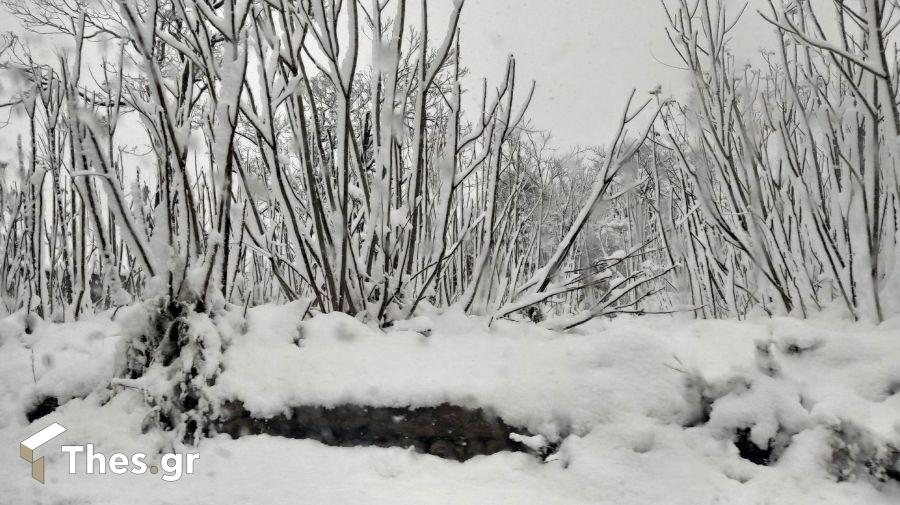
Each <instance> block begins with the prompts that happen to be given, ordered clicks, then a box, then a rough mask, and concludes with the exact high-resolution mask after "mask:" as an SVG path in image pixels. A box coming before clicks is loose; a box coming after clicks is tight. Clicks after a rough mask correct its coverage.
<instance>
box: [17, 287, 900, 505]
mask: <svg viewBox="0 0 900 505" xmlns="http://www.w3.org/2000/svg"><path fill="white" fill-rule="evenodd" d="M303 312H304V311H303V307H302V305H300V304H294V305H287V306H262V307H257V308H254V309H251V310H250V312H249V315H248V320H247V325H246V331H245V332H240V331H237V332H234V334H229V335H227V336H226V344H227V350H226V352H225V354H224V356H223V359H222V363H223V371H222V373H221V374H220V375H219V376H218V379H217V381H216V384H215V386H213V388H212V394H213V395H214V396H216V397H218V398H220V399H222V400H231V399H239V400H241V401H242V402H243V403H244V405H245V407H246V408H248V409H249V410H251V411H252V412H253V413H255V414H258V415H264V416H271V415H274V414H278V413H280V412H282V411H284V410H285V409H286V408H287V407H290V406H297V405H325V406H333V405H339V404H344V403H358V404H363V405H370V406H407V405H408V406H433V405H438V404H440V403H442V402H449V403H453V404H457V405H461V406H469V407H482V408H487V409H492V410H493V411H494V412H495V413H496V414H498V415H499V416H500V417H502V418H503V419H504V420H505V421H506V422H507V423H509V424H511V425H514V426H519V427H522V428H527V429H528V430H529V431H531V432H532V433H535V434H540V435H543V436H545V437H546V438H547V439H548V440H551V441H554V440H561V446H560V448H559V451H558V452H557V453H556V454H554V455H552V456H550V457H549V458H548V460H547V461H541V460H540V459H538V458H537V457H535V456H533V455H529V454H525V453H509V452H504V453H498V454H494V455H491V456H477V457H475V458H474V459H472V460H469V461H467V462H465V463H459V462H455V461H450V460H445V459H440V458H438V457H435V456H430V455H423V454H418V453H414V452H412V451H410V450H404V449H401V448H388V449H384V448H375V447H354V448H338V447H328V446H325V445H322V444H320V443H318V442H314V441H309V440H291V439H285V438H278V437H270V436H266V435H259V436H246V437H243V438H240V439H238V440H232V439H231V438H230V437H228V436H225V435H221V436H217V437H214V438H209V439H204V440H202V441H201V442H200V444H199V446H198V447H196V448H183V447H175V449H176V450H182V451H185V452H194V451H196V452H198V453H199V454H200V459H199V460H198V462H197V463H196V469H195V472H194V474H192V475H185V476H183V477H182V478H181V479H180V480H178V481H177V482H164V481H163V480H162V479H161V478H160V475H151V474H144V475H130V474H125V475H111V474H107V475H102V476H101V475H87V474H86V473H85V472H84V468H81V467H79V469H78V473H77V474H76V475H69V474H68V468H67V467H68V456H67V455H65V454H63V453H62V452H60V450H59V446H60V445H63V444H79V445H82V444H86V443H92V444H94V446H95V447H96V448H97V450H98V451H100V452H105V453H113V452H123V453H133V452H145V453H149V454H155V453H156V452H157V451H159V450H160V449H161V448H163V447H165V446H166V444H167V442H166V440H167V438H166V436H165V433H161V432H159V431H157V430H154V429H151V430H149V431H147V432H146V433H142V428H141V427H142V424H143V420H144V418H145V417H146V416H147V414H148V412H149V407H147V406H146V405H145V404H144V402H143V398H142V397H141V395H140V394H139V392H138V391H136V390H133V389H129V388H122V387H119V388H118V392H117V393H116V394H115V395H112V394H110V388H109V383H110V379H112V377H113V375H114V374H115V370H116V368H117V366H118V365H117V360H116V357H117V355H118V353H119V352H120V350H121V346H120V345H119V340H120V337H119V336H118V335H119V334H120V333H122V331H123V330H122V329H121V328H120V327H119V324H118V323H113V322H110V320H109V314H106V315H103V316H98V317H97V318H96V319H95V320H93V321H86V322H79V323H72V324H57V325H44V326H41V327H39V329H38V331H37V332H35V333H34V334H32V335H25V334H24V333H23V331H22V325H21V318H19V317H17V316H12V317H9V318H6V319H4V320H2V321H0V446H2V447H4V449H3V450H2V451H0V468H3V469H4V471H3V472H2V474H0V504H3V505H5V504H26V503H40V504H56V503H60V504H82V503H83V504H104V503H109V504H122V503H128V504H143V503H147V504H151V503H152V504H157V503H173V504H174V503H179V504H180V503H192V504H206V503H209V504H217V505H219V504H230V503H247V504H297V503H312V504H342V503H348V504H349V503H353V504H359V503H366V504H369V503H384V504H405V503H410V504H417V505H420V504H431V503H434V504H438V503H440V504H470V503H471V504H476V503H477V504H505V503H509V504H527V503H540V504H548V503H553V504H557V503H573V504H574V503H578V504H587V503H609V504H617V505H627V504H669V503H671V504H686V505H687V504H692V505H698V504H713V503H728V504H743V503H748V504H750V503H766V504H791V505H796V504H804V503H809V504H830V503H834V504H839V503H840V504H863V503H864V504H881V503H883V504H896V503H900V484H898V483H897V482H896V481H895V480H892V479H891V478H885V480H886V482H880V481H879V480H878V479H877V478H876V477H877V476H881V477H884V470H886V469H887V470H890V468H889V465H890V464H891V461H892V460H891V458H892V457H893V456H892V455H891V453H890V450H891V447H893V448H898V447H900V319H897V318H895V319H893V320H890V321H888V322H886V323H883V324H881V325H880V326H877V327H874V326H866V325H863V324H851V323H848V322H845V321H842V320H839V319H835V318H829V317H827V316H825V315H823V316H820V317H819V318H817V319H815V320H812V321H798V320H793V319H787V318H776V319H758V320H753V321H749V322H747V321H744V322H737V321H694V320H691V319H688V318H686V317H682V316H677V317H671V316H658V317H647V316H645V317H640V318H618V319H616V320H613V321H607V322H603V323H601V322H593V323H591V324H589V325H585V326H584V327H583V328H581V329H579V330H578V331H574V332H569V333H556V332H551V331H548V330H544V329H541V328H539V327H537V326H536V325H533V324H526V323H515V322H510V321H493V323H492V324H490V326H489V325H488V320H487V319H478V318H470V317H466V316H463V315H462V314H461V313H457V312H454V311H452V310H451V311H448V312H446V313H444V314H431V315H429V314H426V315H423V316H420V317H418V318H416V319H414V320H411V321H407V322H403V323H399V324H397V325H395V327H393V328H392V329H389V330H388V331H381V330H378V329H373V328H370V327H368V326H365V325H364V324H362V323H360V322H358V321H356V320H354V319H352V318H350V317H348V316H346V315H341V314H330V315H319V316H316V317H315V318H313V319H311V320H307V321H305V322H302V323H301V320H300V317H301V316H302V314H303ZM117 318H122V319H123V320H124V319H128V317H124V316H122V315H121V314H120V315H117ZM46 396H55V397H59V398H60V399H61V400H63V401H64V403H63V405H62V406H61V407H60V408H58V409H57V410H56V411H55V412H53V413H51V414H49V415H47V416H45V417H42V418H40V419H38V420H37V421H35V422H34V423H33V424H29V423H28V422H27V420H26V417H25V415H26V412H27V411H28V410H29V408H30V407H31V406H32V405H34V404H35V403H36V402H37V401H38V400H39V399H41V398H43V397H46ZM65 400H68V401H65ZM52 422H59V423H60V424H62V425H64V426H65V427H66V428H68V431H66V432H65V433H63V434H62V435H61V436H60V437H58V438H57V439H54V440H53V441H52V442H51V443H49V444H47V446H46V447H44V448H42V449H41V450H40V451H39V452H38V455H44V456H46V458H47V470H46V474H47V482H46V484H40V483H38V482H36V481H34V480H32V479H30V478H29V473H30V466H29V464H28V463H27V462H26V461H23V460H22V459H20V458H19V455H18V444H19V442H20V441H22V440H24V439H25V438H27V437H28V436H29V435H31V434H32V433H34V432H37V431H38V430H39V429H41V428H43V427H45V426H47V425H49V424H51V423H52ZM741 428H749V429H750V431H749V438H750V440H751V441H752V442H755V443H756V444H757V445H759V446H763V447H765V446H769V445H770V446H771V447H772V448H773V459H775V460H776V461H775V462H774V463H772V464H770V465H768V466H762V465H757V464H754V463H752V462H750V461H747V460H745V459H743V458H741V457H740V455H739V452H738V449H737V448H736V446H735V444H734V443H733V440H734V439H735V433H736V431H737V430H739V429H741ZM149 459H150V460H151V461H152V460H153V456H151V457H150V458H149ZM873 462H874V463H873ZM878 462H881V463H884V462H887V465H888V467H886V468H881V469H879V468H877V463H878ZM866 463H869V465H870V466H873V465H874V466H873V468H874V469H873V470H872V471H871V473H876V474H877V475H876V476H872V475H870V471H869V470H868V469H867V468H866ZM895 463H896V462H895ZM879 471H881V472H882V473H878V472H879ZM893 471H900V468H896V467H894V468H893ZM838 473H840V474H841V476H842V478H841V479H840V482H839V479H838V478H837V476H836V474H838Z"/></svg>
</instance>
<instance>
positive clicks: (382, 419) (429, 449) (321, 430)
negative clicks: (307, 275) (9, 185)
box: [215, 402, 531, 461]
mask: <svg viewBox="0 0 900 505" xmlns="http://www.w3.org/2000/svg"><path fill="white" fill-rule="evenodd" d="M223 410H224V412H225V413H224V414H223V416H222V417H221V418H220V419H219V420H218V422H217V423H216V426H215V428H216V429H217V431H218V432H219V433H228V434H229V435H231V436H232V437H233V438H237V437H240V436H244V435H256V434H268V435H273V436H281V437H287V438H300V439H312V440H317V441H319V442H322V443H323V444H327V445H332V446H340V447H349V446H373V445H374V446H378V447H404V448H406V447H411V448H413V449H414V450H415V451H417V452H421V453H427V454H433V455H435V456H440V457H442V458H447V459H455V460H457V461H465V460H467V459H469V458H472V457H474V456H478V455H483V454H494V453H497V452H500V451H524V452H531V451H530V450H529V449H528V448H527V447H525V446H524V445H523V444H521V443H519V442H516V441H514V440H512V439H510V438H509V435H510V434H511V433H518V434H521V435H525V436H529V433H528V432H527V431H526V430H523V429H519V428H515V427H512V426H510V425H508V424H506V423H505V422H504V421H503V420H502V419H500V418H499V417H497V416H496V415H492V414H490V413H488V412H486V411H484V410H482V409H467V408H464V407H459V406H456V405H450V404H447V403H444V404H441V405H438V406H436V407H418V408H397V407H363V406H358V405H340V406H337V407H334V408H325V407H319V406H300V407H294V408H293V409H291V411H290V413H289V415H284V414H280V415H277V416H275V417H271V418H266V419H262V418H256V417H253V416H251V415H250V413H249V412H248V411H247V410H246V409H245V408H244V406H243V405H242V404H241V403H240V402H230V403H228V404H226V405H225V407H224V409H223Z"/></svg>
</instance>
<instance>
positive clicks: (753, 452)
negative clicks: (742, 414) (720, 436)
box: [734, 428, 774, 465]
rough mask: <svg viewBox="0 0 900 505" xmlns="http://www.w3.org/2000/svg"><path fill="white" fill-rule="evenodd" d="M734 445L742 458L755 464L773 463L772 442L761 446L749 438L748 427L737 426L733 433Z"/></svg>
mask: <svg viewBox="0 0 900 505" xmlns="http://www.w3.org/2000/svg"><path fill="white" fill-rule="evenodd" d="M734 446H735V447H737V450H738V453H739V454H740V455H741V457H742V458H744V459H746V460H747V461H750V462H752V463H756V464H757V465H769V464H770V463H774V461H773V459H772V443H771V441H770V442H769V444H768V445H766V447H765V448H761V447H759V446H758V445H756V444H755V443H753V440H751V439H750V428H738V429H737V430H735V433H734Z"/></svg>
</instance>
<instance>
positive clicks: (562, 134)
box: [412, 0, 774, 147]
mask: <svg viewBox="0 0 900 505" xmlns="http://www.w3.org/2000/svg"><path fill="white" fill-rule="evenodd" d="M450 1H451V0H432V1H431V2H430V4H429V5H433V6H434V7H432V8H434V9H439V8H441V5H440V4H443V7H444V9H446V8H447V7H446V6H447V5H449V4H450ZM668 1H669V4H670V5H671V4H672V3H673V0H668ZM713 1H714V0H713ZM412 3H418V2H417V1H416V0H412ZM724 3H725V5H726V6H727V7H728V9H729V11H733V12H734V14H735V15H736V14H737V12H738V11H739V10H740V7H741V6H742V5H744V3H745V2H744V1H743V0H724ZM762 3H763V2H761V1H759V0H752V1H751V2H750V5H751V7H755V6H757V5H759V7H760V8H761V7H762V5H761V4H762ZM437 18H438V16H435V23H437V22H438V19H437ZM415 19H418V18H415ZM667 24H668V21H667V19H666V16H665V12H664V11H663V8H662V6H661V4H660V1H659V0H466V3H465V7H464V8H463V15H462V22H461V27H462V48H461V51H462V55H463V62H464V63H465V65H466V66H468V67H469V69H470V71H471V75H470V77H469V82H466V83H465V84H466V85H467V86H469V87H470V88H472V87H476V86H477V85H478V84H479V82H480V79H481V78H482V77H487V78H488V80H489V84H494V83H496V82H497V81H498V80H499V79H500V78H502V73H503V69H504V67H503V65H504V61H505V58H506V55H507V54H509V53H513V54H514V55H515V56H516V63H517V67H518V70H519V82H521V83H528V82H530V80H532V79H534V80H536V81H537V90H536V92H535V97H534V101H533V102H532V105H531V107H530V109H529V112H530V114H529V116H530V117H531V118H532V119H533V123H534V126H535V127H537V128H542V129H550V130H552V131H553V137H554V144H555V145H557V146H559V147H571V146H575V145H598V144H599V145H606V144H608V142H609V140H610V138H609V137H610V136H611V135H613V134H614V133H615V128H616V126H617V125H616V122H617V120H618V118H619V116H620V114H621V113H622V108H623V107H624V103H625V99H626V98H627V97H628V93H629V92H630V91H631V89H632V88H636V89H637V95H636V96H637V97H646V96H647V95H646V92H648V91H650V90H651V89H653V88H654V87H655V86H656V85H657V84H661V85H662V86H663V92H664V94H674V95H675V96H676V97H678V96H680V95H682V94H683V93H684V92H685V90H686V89H687V79H686V77H685V75H684V72H681V71H679V70H676V69H673V68H668V67H666V65H664V64H663V63H660V61H662V62H665V63H667V64H670V65H676V64H678V63H680V61H679V60H678V57H677V55H675V53H674V52H673V50H672V49H671V48H670V45H669V41H668V39H667V38H666V34H665V27H666V26H667ZM739 28H740V30H738V31H737V32H736V33H735V37H734V40H733V46H734V49H735V50H736V52H737V54H739V55H740V56H742V57H747V56H749V55H752V54H754V53H755V52H756V50H757V49H758V48H760V47H762V46H763V45H764V44H771V43H772V41H773V37H774V31H773V30H772V29H771V28H770V27H768V26H766V25H765V24H764V23H763V22H762V21H760V18H759V15H758V14H757V12H756V11H755V10H754V8H748V9H747V12H746V13H745V15H744V18H742V23H741V25H740V26H739ZM437 29H438V28H437V26H435V27H434V28H433V29H432V30H437ZM441 34H443V31H441ZM435 36H437V35H435ZM655 58H656V59H655ZM658 60H659V61H658ZM476 89H477V88H476ZM523 93H524V91H523Z"/></svg>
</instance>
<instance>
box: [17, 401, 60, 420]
mask: <svg viewBox="0 0 900 505" xmlns="http://www.w3.org/2000/svg"><path fill="white" fill-rule="evenodd" d="M57 408H59V399H58V398H56V397H55V396H45V397H44V399H42V400H41V401H40V402H38V404H37V405H35V406H34V408H32V409H31V410H29V411H28V412H26V413H25V418H26V419H28V422H29V423H33V422H35V421H37V420H38V419H40V418H42V417H44V416H46V415H47V414H49V413H51V412H53V411H54V410H56V409H57Z"/></svg>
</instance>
